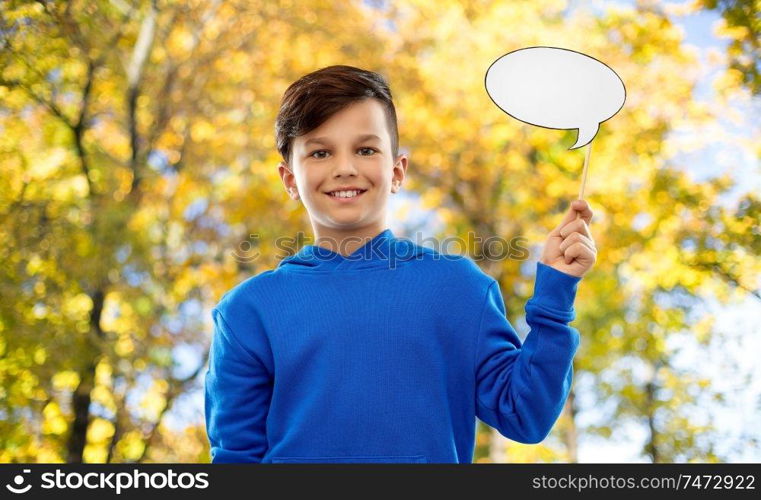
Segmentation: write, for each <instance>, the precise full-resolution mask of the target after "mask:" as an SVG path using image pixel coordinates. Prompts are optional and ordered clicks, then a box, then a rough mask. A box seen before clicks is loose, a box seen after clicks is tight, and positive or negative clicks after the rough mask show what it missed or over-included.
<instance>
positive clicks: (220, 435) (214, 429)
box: [204, 308, 272, 463]
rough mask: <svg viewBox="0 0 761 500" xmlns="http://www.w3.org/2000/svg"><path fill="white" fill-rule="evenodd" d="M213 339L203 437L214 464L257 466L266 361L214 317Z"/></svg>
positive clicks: (267, 383)
mask: <svg viewBox="0 0 761 500" xmlns="http://www.w3.org/2000/svg"><path fill="white" fill-rule="evenodd" d="M212 317H213V318H214V334H213V338H212V343H211V349H210V351H209V368H208V371H207V372H206V381H205V401H204V404H205V417H206V432H207V434H208V437H209V443H210V446H211V461H212V463H239V462H261V460H262V457H263V455H264V453H265V452H266V450H267V437H266V432H265V422H266V419H267V413H268V411H269V403H270V399H271V397H272V378H271V376H270V372H269V370H268V369H267V366H266V364H265V362H264V359H263V357H262V356H261V355H258V354H257V353H256V351H254V350H252V349H251V348H250V347H249V348H246V347H244V346H243V345H242V344H241V343H240V341H239V340H238V339H237V338H236V336H235V335H234V334H233V331H232V330H231V328H230V326H229V325H228V323H227V321H225V318H224V317H223V316H222V313H221V312H220V311H219V310H217V309H216V308H215V309H214V310H213V311H212Z"/></svg>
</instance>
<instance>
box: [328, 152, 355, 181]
mask: <svg viewBox="0 0 761 500" xmlns="http://www.w3.org/2000/svg"><path fill="white" fill-rule="evenodd" d="M356 174H357V168H356V167H355V166H354V160H353V159H352V158H351V157H346V156H337V157H336V161H335V164H334V165H333V177H338V176H341V175H356Z"/></svg>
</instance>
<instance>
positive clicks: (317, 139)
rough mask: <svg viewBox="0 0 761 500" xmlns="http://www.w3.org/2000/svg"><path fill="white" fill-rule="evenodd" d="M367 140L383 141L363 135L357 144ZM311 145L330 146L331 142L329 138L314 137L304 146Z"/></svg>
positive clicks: (369, 135) (372, 136)
mask: <svg viewBox="0 0 761 500" xmlns="http://www.w3.org/2000/svg"><path fill="white" fill-rule="evenodd" d="M367 139H375V140H378V141H380V140H381V138H380V137H378V136H377V135H375V134H363V135H360V136H359V137H357V142H362V141H365V140H367ZM309 144H323V145H327V144H330V140H328V138H327V137H313V138H311V139H309V140H307V141H306V142H305V143H304V146H308V145H309Z"/></svg>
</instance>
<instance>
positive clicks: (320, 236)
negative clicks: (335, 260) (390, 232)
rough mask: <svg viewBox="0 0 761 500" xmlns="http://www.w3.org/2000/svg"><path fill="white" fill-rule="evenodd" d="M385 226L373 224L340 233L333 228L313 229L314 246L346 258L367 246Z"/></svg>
mask: <svg viewBox="0 0 761 500" xmlns="http://www.w3.org/2000/svg"><path fill="white" fill-rule="evenodd" d="M386 229H387V228H386V225H385V224H373V225H371V226H367V227H363V228H357V229H352V230H349V231H341V230H340V229H334V228H324V227H323V228H319V229H317V228H315V229H314V245H316V246H319V247H322V248H327V249H328V250H331V251H333V252H336V253H339V254H341V255H342V256H344V257H348V256H349V255H351V254H352V253H354V251H355V250H357V249H358V248H360V247H362V246H363V245H365V244H367V243H368V242H369V241H370V240H372V239H373V238H375V237H376V236H378V235H379V234H380V233H382V232H383V231H385V230H386Z"/></svg>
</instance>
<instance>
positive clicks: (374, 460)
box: [272, 455, 428, 464]
mask: <svg viewBox="0 0 761 500" xmlns="http://www.w3.org/2000/svg"><path fill="white" fill-rule="evenodd" d="M272 463H273V464H297V463H304V464H310V463H324V464H343V463H365V464H425V463H428V460H427V459H426V457H425V455H397V456H385V457H378V456H375V457H272Z"/></svg>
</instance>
